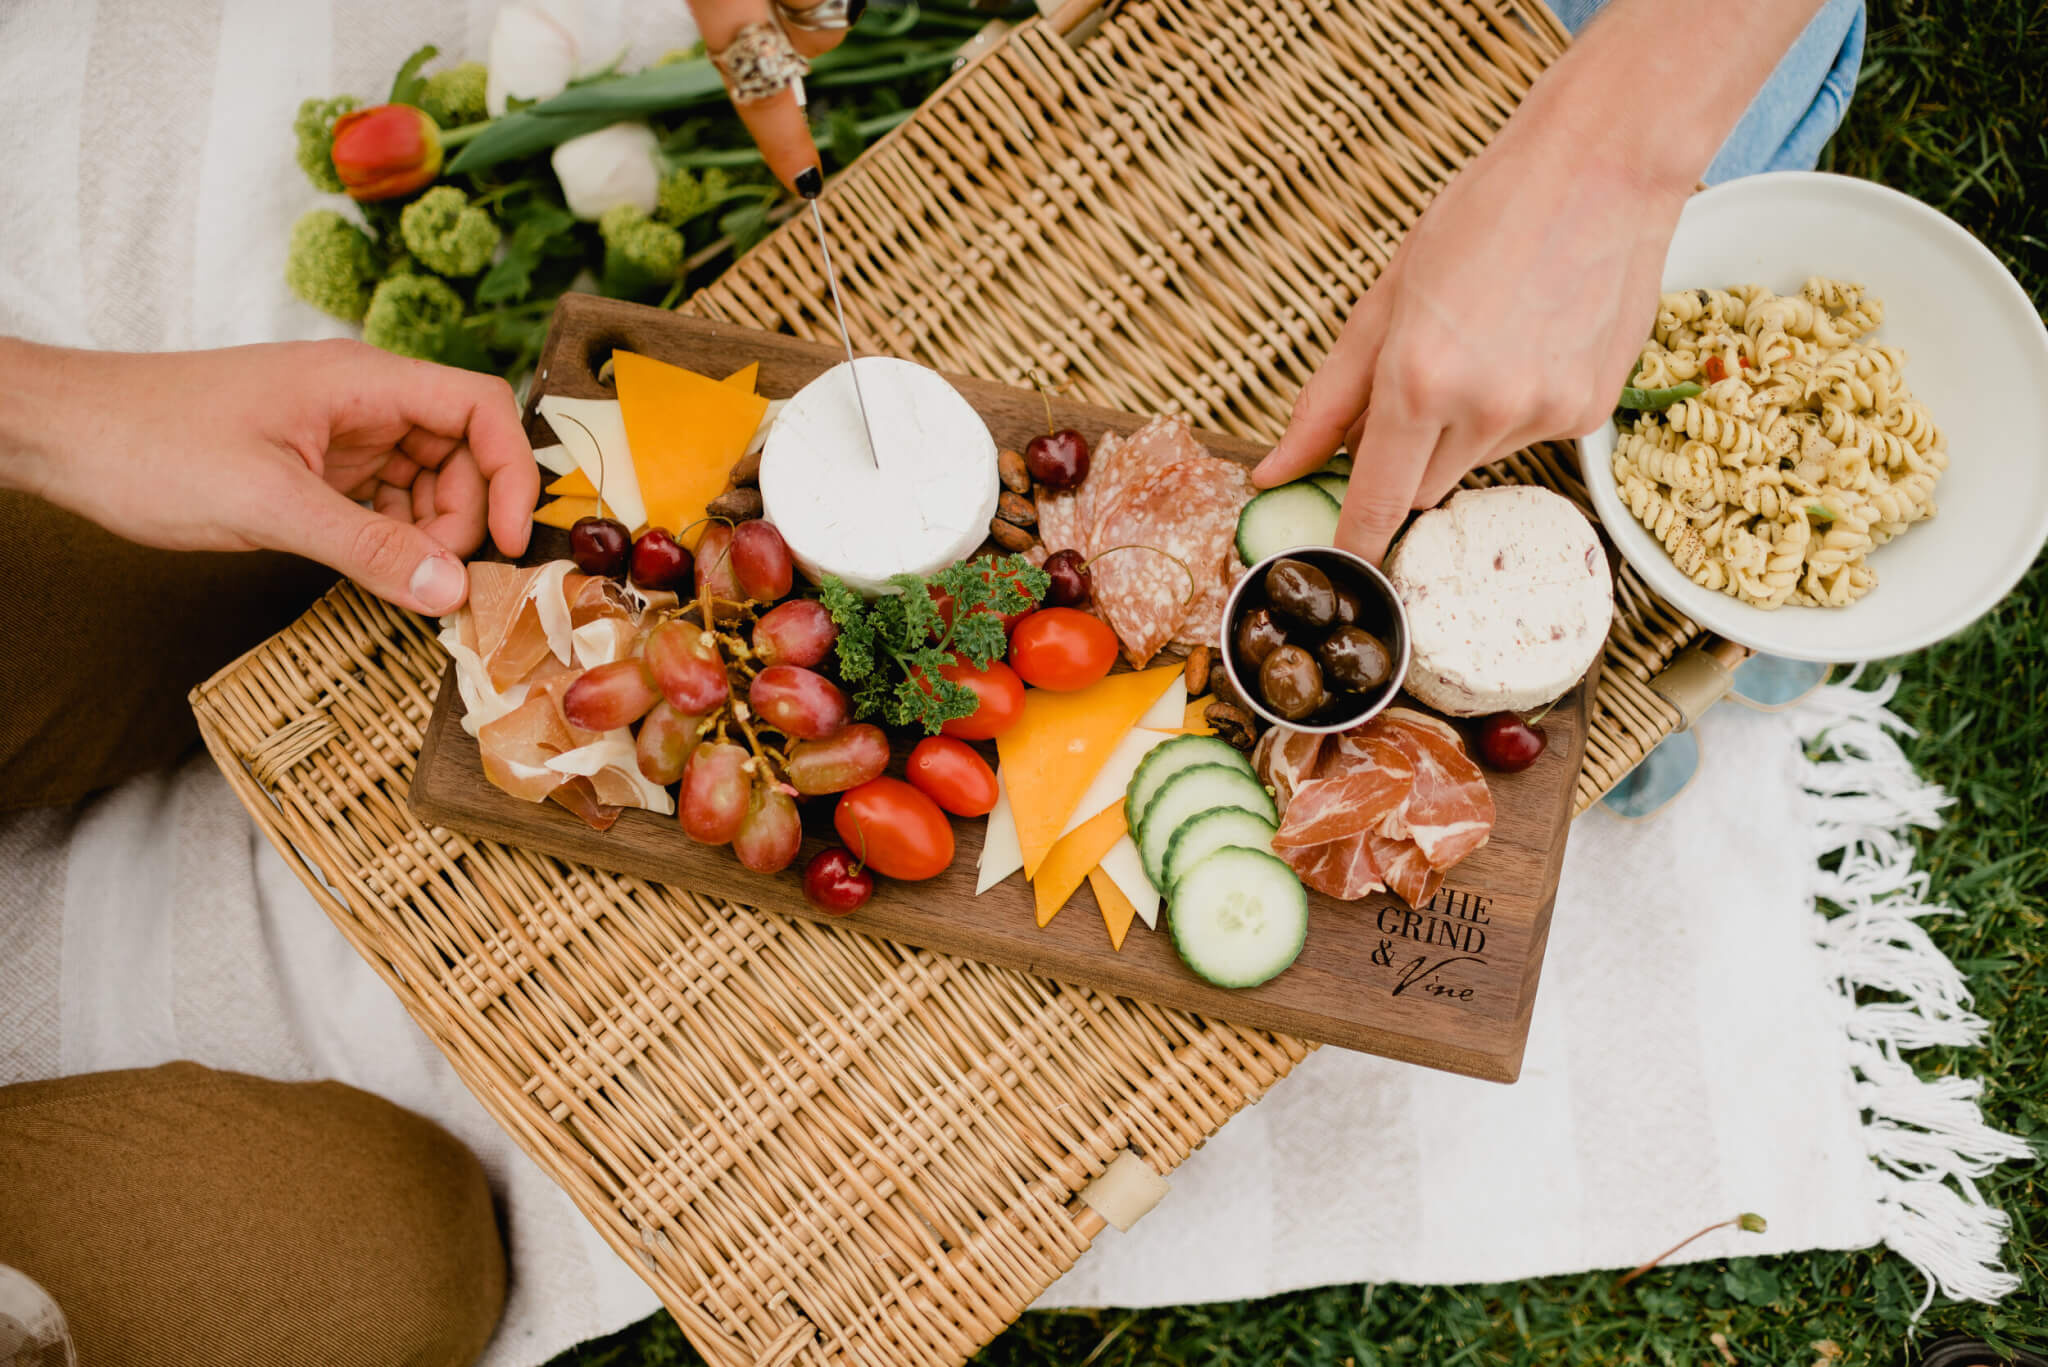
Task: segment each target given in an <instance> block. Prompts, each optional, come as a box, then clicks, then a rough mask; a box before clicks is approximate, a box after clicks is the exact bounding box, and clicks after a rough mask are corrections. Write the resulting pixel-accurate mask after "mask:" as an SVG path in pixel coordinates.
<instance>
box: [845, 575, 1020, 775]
mask: <svg viewBox="0 0 2048 1367" xmlns="http://www.w3.org/2000/svg"><path fill="white" fill-rule="evenodd" d="M1051 582H1052V581H1051V579H1049V578H1048V577H1047V575H1046V573H1045V571H1044V570H1041V569H1038V568H1037V567H1035V566H1034V565H1032V563H1031V562H1030V561H1028V560H1026V559H1025V558H1024V557H1023V556H1021V555H1000V556H994V557H991V558H989V559H986V560H962V561H960V562H958V563H957V564H953V565H948V566H947V567H946V568H945V569H943V570H940V571H939V572H938V573H937V574H935V575H932V576H931V577H930V578H926V577H924V576H923V575H917V574H899V575H895V576H893V577H892V578H891V579H890V580H889V584H890V587H891V588H893V589H895V590H896V591H895V592H894V593H888V594H884V595H883V596H882V597H880V598H877V599H875V600H874V601H873V602H869V601H868V600H866V599H864V598H862V597H861V596H860V595H859V594H858V593H855V592H854V591H853V590H852V589H850V588H848V587H847V586H846V585H845V584H844V583H843V582H841V581H840V579H839V578H838V576H836V575H829V574H828V575H826V576H825V578H824V579H823V581H822V582H820V584H819V586H818V589H819V592H818V598H819V601H821V602H822V603H824V605H825V610H826V611H827V612H829V613H831V614H832V620H833V621H834V622H836V623H838V624H839V646H838V651H839V678H840V680H841V682H843V683H844V684H845V685H846V689H847V692H848V693H849V694H850V695H851V696H852V698H853V714H854V715H855V716H856V717H877V716H879V717H880V718H881V719H882V720H883V721H884V722H886V723H888V724H889V725H891V726H913V725H917V726H922V727H924V729H925V731H926V733H927V734H930V735H936V734H938V730H939V728H940V727H941V726H943V725H945V724H946V723H947V722H949V721H952V720H953V719H954V718H956V717H965V716H968V715H970V714H972V713H973V711H974V709H975V707H976V706H977V705H978V700H977V698H976V696H975V693H974V690H973V689H971V688H969V687H968V686H967V685H966V684H963V683H958V682H955V681H954V680H952V679H948V678H944V677H942V676H941V675H940V673H939V671H940V670H941V669H942V668H944V667H945V666H946V665H949V664H952V663H953V662H954V661H955V660H956V659H959V660H964V661H966V662H967V663H969V664H971V665H973V666H975V667H976V668H978V669H981V668H986V667H987V666H988V665H989V664H990V663H992V662H993V661H996V660H1000V659H1001V658H1002V657H1003V653H1004V651H1005V650H1007V649H1008V647H1009V642H1008V640H1007V639H1006V637H1005V636H1004V633H1003V618H1004V617H1005V616H1006V615H1008V614H1010V613H1013V612H1024V611H1026V610H1028V609H1030V608H1034V607H1036V606H1038V602H1039V600H1040V599H1041V598H1043V597H1044V596H1045V590H1046V588H1047V587H1048V586H1049V585H1050V584H1051ZM934 590H936V591H937V592H938V593H943V594H947V595H949V596H950V597H951V598H952V600H953V623H952V625H951V626H948V625H946V619H945V617H944V616H942V615H941V614H940V612H939V604H938V600H937V597H936V596H935V594H934V592H933V591H934Z"/></svg>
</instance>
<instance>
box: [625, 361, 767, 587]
mask: <svg viewBox="0 0 2048 1367" xmlns="http://www.w3.org/2000/svg"><path fill="white" fill-rule="evenodd" d="M612 375H613V378H614V379H615V380H616V381H617V382H618V387H619V411H620V414H621V416H623V417H624V419H625V422H626V445H627V446H628V447H630V448H631V449H632V452H633V467H634V470H635V472H636V473H637V474H638V475H639V476H640V497H641V500H642V501H643V502H644V503H645V504H646V505H647V523H648V525H649V526H652V527H666V528H668V530H670V531H671V532H674V533H675V536H676V540H678V541H680V542H682V543H683V545H685V546H688V547H692V548H694V547H695V546H696V544H697V540H698V538H699V537H701V536H702V535H703V533H704V528H703V526H702V524H701V519H702V518H703V516H704V505H706V504H707V503H709V502H711V500H712V499H714V498H717V497H718V496H719V495H720V494H721V493H724V492H725V487H726V485H727V483H728V482H729V481H728V478H727V477H728V476H729V475H730V474H731V473H732V467H733V463H734V462H735V461H737V460H738V459H739V458H740V457H741V456H743V455H745V454H746V453H747V443H748V442H749V441H751V440H753V437H754V429H755V428H757V427H759V426H760V425H761V415H762V414H763V413H766V412H767V411H768V400H766V399H764V398H762V397H761V396H760V395H758V394H755V393H753V392H752V386H753V378H752V376H747V384H746V385H745V387H742V386H740V385H735V384H731V383H721V382H720V381H718V380H712V379H707V378H706V377H704V376H702V375H699V374H697V373H696V372H695V371H690V370H684V369H683V368H682V367H680V366H672V365H669V364H668V363H667V362H665V361H657V360H654V359H652V358H651V357H647V356H636V355H635V354H633V353H632V352H630V351H615V352H613V353H612ZM740 376H746V372H745V371H741V372H740V375H736V376H734V377H733V378H734V379H739V378H740Z"/></svg>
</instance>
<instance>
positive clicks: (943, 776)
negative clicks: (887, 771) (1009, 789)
mask: <svg viewBox="0 0 2048 1367" xmlns="http://www.w3.org/2000/svg"><path fill="white" fill-rule="evenodd" d="M904 777H906V778H908V779H909V780H910V782H911V784H912V786H914V787H915V788H916V789H917V790H918V791H919V792H921V793H923V794H924V795H925V796H926V797H928V798H930V799H931V800H932V801H934V802H936V803H938V804H939V805H940V806H941V807H944V808H945V809H946V810H947V811H949V812H951V813H952V814H953V815H954V816H987V815H988V814H989V812H990V811H991V810H993V809H994V807H995V805H996V771H995V770H993V769H991V768H989V767H988V761H987V760H985V759H983V758H982V757H981V756H980V755H978V754H976V753H975V752H974V747H973V746H971V745H969V744H968V743H967V742H966V741H964V740H956V739H954V738H953V737H952V736H926V737H925V738H924V739H923V740H921V741H919V742H918V743H917V746H916V748H915V749H913V750H912V751H911V752H910V764H909V766H908V767H907V768H906V769H905V770H904Z"/></svg>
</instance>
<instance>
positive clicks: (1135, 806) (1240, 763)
mask: <svg viewBox="0 0 2048 1367" xmlns="http://www.w3.org/2000/svg"><path fill="white" fill-rule="evenodd" d="M1197 764H1233V765H1236V766H1237V767H1238V768H1240V769H1242V770H1244V771H1245V773H1246V775H1248V776H1250V777H1257V775H1255V774H1252V763H1251V761H1250V760H1248V759H1246V758H1245V757H1244V756H1243V755H1241V754H1239V753H1238V752H1237V750H1236V749H1235V748H1234V747H1233V746H1231V745H1229V744H1226V743H1225V742H1223V741H1220V740H1218V739H1216V737H1214V736H1175V737H1174V738H1173V739H1172V740H1170V741H1165V742H1163V743H1161V744H1159V745H1155V746H1153V747H1152V750H1151V753H1149V754H1147V755H1146V756H1145V758H1144V759H1142V760H1140V761H1138V768H1137V771H1136V772H1135V773H1133V774H1132V775H1131V786H1130V787H1128V788H1126V789H1125V790H1124V824H1125V825H1126V826H1128V827H1129V828H1130V830H1131V832H1132V833H1133V834H1136V832H1137V830H1138V828H1139V827H1140V826H1142V825H1144V824H1145V808H1146V807H1147V806H1149V805H1151V802H1152V796H1153V794H1155V793H1157V792H1158V791H1159V790H1160V789H1161V788H1162V787H1164V786H1165V785H1166V780H1168V779H1170V778H1172V777H1173V776H1174V775H1175V774H1177V773H1179V772H1180V771H1181V770H1183V769H1192V768H1193V767H1194V766H1195V765H1197ZM1169 834H1170V832H1169Z"/></svg>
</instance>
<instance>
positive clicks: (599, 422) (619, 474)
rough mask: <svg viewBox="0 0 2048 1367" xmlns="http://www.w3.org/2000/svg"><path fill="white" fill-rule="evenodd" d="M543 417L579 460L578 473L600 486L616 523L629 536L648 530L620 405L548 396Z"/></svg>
mask: <svg viewBox="0 0 2048 1367" xmlns="http://www.w3.org/2000/svg"><path fill="white" fill-rule="evenodd" d="M540 415H541V416H542V417H543V418H546V419H547V420H548V426H549V427H551V428H553V429H554V433H555V435H556V436H557V437H559V438H560V439H561V442H562V445H563V446H566V447H567V448H568V449H569V454H570V455H571V456H572V457H574V458H575V461H576V468H578V469H579V470H581V471H583V474H584V477H585V478H587V479H588V480H589V481H590V482H591V484H592V485H594V486H596V488H597V492H598V495H599V496H600V497H601V498H603V499H604V501H605V503H606V504H607V505H609V507H608V511H609V512H610V513H611V515H612V516H613V517H616V518H617V519H618V520H619V521H621V522H623V523H625V524H626V530H627V531H638V530H639V529H640V528H642V527H644V526H646V525H647V504H646V502H645V501H644V500H643V499H642V498H641V497H640V476H639V474H638V473H637V472H636V471H635V470H634V468H633V448H632V446H631V445H629V444H628V443H627V441H626V419H625V415H624V413H623V412H622V411H621V410H620V408H619V401H618V400H617V399H568V398H563V397H562V396H561V395H559V394H544V395H542V396H541V401H540Z"/></svg>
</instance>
